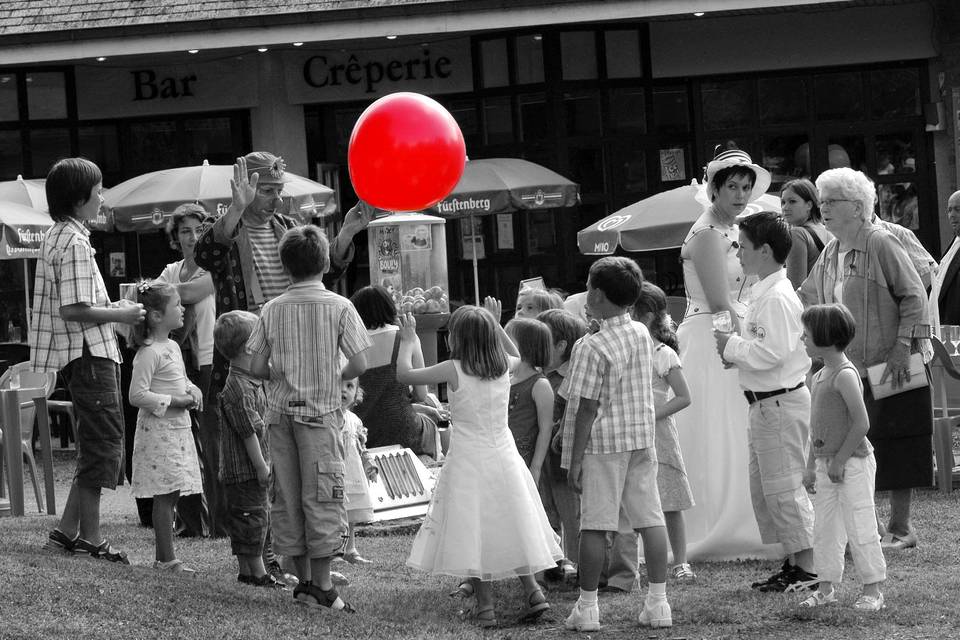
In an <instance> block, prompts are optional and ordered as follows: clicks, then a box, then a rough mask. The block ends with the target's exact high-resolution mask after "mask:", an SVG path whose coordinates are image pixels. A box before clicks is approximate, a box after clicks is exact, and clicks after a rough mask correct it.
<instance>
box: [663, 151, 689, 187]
mask: <svg viewBox="0 0 960 640" xmlns="http://www.w3.org/2000/svg"><path fill="white" fill-rule="evenodd" d="M686 179H687V171H686V164H685V163H684V158H683V149H660V182H673V181H676V180H686Z"/></svg>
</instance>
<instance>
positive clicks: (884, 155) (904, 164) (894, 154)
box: [876, 133, 917, 176]
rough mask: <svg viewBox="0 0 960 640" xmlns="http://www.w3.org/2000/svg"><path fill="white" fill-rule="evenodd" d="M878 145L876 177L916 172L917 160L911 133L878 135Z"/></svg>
mask: <svg viewBox="0 0 960 640" xmlns="http://www.w3.org/2000/svg"><path fill="white" fill-rule="evenodd" d="M876 145H877V168H876V175H878V176H883V175H889V174H891V173H915V172H916V170H917V160H916V154H915V153H914V150H913V136H911V135H910V134H909V133H891V134H885V135H878V136H877V138H876Z"/></svg>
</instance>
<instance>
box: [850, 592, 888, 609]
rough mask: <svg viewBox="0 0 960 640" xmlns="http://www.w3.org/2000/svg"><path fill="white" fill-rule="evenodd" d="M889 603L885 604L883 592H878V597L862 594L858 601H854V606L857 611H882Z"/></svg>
mask: <svg viewBox="0 0 960 640" xmlns="http://www.w3.org/2000/svg"><path fill="white" fill-rule="evenodd" d="M886 606H887V605H885V604H883V594H882V593H878V594H877V597H876V598H874V597H873V596H868V595H866V594H860V597H859V598H857V601H856V602H854V603H853V608H854V609H856V610H857V611H880V610H881V609H883V608H885V607H886Z"/></svg>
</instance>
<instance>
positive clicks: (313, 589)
mask: <svg viewBox="0 0 960 640" xmlns="http://www.w3.org/2000/svg"><path fill="white" fill-rule="evenodd" d="M293 599H294V601H296V602H297V603H298V604H305V605H307V606H308V607H326V608H328V609H333V610H335V611H343V612H344V613H356V610H355V609H354V608H353V607H352V606H351V605H350V603H348V602H344V600H343V598H341V597H340V594H339V593H337V590H336V588H332V589H329V590H328V591H324V590H323V589H321V588H320V587H318V586H317V585H315V584H313V583H311V582H310V581H304V582H301V583H300V584H298V585H297V588H296V589H294V590H293Z"/></svg>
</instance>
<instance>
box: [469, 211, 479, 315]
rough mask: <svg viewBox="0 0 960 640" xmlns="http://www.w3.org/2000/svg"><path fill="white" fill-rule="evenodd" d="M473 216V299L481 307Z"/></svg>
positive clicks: (471, 228) (471, 218)
mask: <svg viewBox="0 0 960 640" xmlns="http://www.w3.org/2000/svg"><path fill="white" fill-rule="evenodd" d="M473 232H474V226H473V214H472V213H471V214H470V243H471V244H470V255H471V256H473V299H474V303H475V304H476V305H477V306H478V307H479V306H480V278H479V276H478V275H477V237H476V236H475V235H473Z"/></svg>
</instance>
